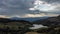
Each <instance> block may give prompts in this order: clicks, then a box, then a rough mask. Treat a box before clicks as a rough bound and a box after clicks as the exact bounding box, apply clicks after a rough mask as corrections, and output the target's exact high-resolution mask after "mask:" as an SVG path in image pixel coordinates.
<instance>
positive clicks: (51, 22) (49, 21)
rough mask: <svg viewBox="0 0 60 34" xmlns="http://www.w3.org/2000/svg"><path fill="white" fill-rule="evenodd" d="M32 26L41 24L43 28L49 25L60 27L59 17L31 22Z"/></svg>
mask: <svg viewBox="0 0 60 34" xmlns="http://www.w3.org/2000/svg"><path fill="white" fill-rule="evenodd" d="M33 23H34V24H42V25H45V26H50V25H60V15H59V16H57V17H49V18H47V19H44V20H37V21H34V22H33Z"/></svg>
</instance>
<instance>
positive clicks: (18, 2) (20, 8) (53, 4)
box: [0, 0, 60, 17]
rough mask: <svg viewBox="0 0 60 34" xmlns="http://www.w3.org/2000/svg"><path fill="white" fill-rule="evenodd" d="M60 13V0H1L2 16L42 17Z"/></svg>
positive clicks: (0, 12)
mask: <svg viewBox="0 0 60 34" xmlns="http://www.w3.org/2000/svg"><path fill="white" fill-rule="evenodd" d="M59 14H60V0H0V17H42V16H57V15H59Z"/></svg>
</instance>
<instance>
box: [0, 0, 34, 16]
mask: <svg viewBox="0 0 60 34" xmlns="http://www.w3.org/2000/svg"><path fill="white" fill-rule="evenodd" d="M33 2H34V0H0V15H22V14H27V13H29V12H28V9H29V8H30V7H32V6H33V4H32V3H33Z"/></svg>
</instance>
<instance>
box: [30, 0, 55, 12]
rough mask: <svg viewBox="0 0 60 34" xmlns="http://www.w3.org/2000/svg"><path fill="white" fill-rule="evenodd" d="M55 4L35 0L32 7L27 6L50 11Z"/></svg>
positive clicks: (53, 8)
mask: <svg viewBox="0 0 60 34" xmlns="http://www.w3.org/2000/svg"><path fill="white" fill-rule="evenodd" d="M55 8H56V6H54V5H52V4H48V3H47V2H44V1H41V0H36V1H35V2H34V7H33V8H29V10H39V11H50V12H51V10H55Z"/></svg>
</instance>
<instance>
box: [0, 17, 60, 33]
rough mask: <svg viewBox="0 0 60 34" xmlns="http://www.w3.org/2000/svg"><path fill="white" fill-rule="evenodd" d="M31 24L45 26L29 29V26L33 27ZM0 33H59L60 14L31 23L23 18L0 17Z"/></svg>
mask: <svg viewBox="0 0 60 34" xmlns="http://www.w3.org/2000/svg"><path fill="white" fill-rule="evenodd" d="M33 24H37V25H40V24H41V25H44V26H47V27H41V28H37V29H30V27H34V26H33ZM0 34H60V16H57V17H49V18H47V19H44V20H37V21H34V22H32V23H31V22H29V21H25V20H11V19H8V18H0Z"/></svg>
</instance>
